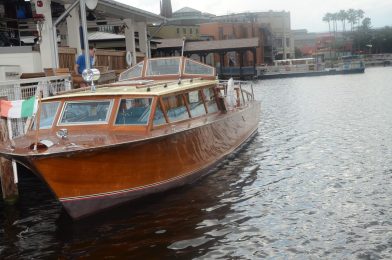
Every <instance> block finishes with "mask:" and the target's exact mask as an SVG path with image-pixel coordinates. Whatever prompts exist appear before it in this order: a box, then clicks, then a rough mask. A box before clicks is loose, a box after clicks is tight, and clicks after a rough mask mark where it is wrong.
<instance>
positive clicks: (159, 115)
mask: <svg viewBox="0 0 392 260" xmlns="http://www.w3.org/2000/svg"><path fill="white" fill-rule="evenodd" d="M164 123H166V119H165V115H164V114H163V111H162V108H161V105H160V104H159V102H158V104H157V107H156V109H155V115H154V125H162V124H164Z"/></svg>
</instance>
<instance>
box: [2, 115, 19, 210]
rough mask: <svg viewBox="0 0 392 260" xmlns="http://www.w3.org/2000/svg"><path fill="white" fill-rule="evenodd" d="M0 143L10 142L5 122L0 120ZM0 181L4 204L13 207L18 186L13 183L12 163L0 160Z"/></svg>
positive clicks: (3, 159) (17, 194) (16, 197)
mask: <svg viewBox="0 0 392 260" xmlns="http://www.w3.org/2000/svg"><path fill="white" fill-rule="evenodd" d="M0 142H3V143H8V142H10V139H9V135H8V128H7V121H6V119H4V118H1V119H0ZM0 179H1V190H2V193H3V199H4V202H5V203H6V204H9V205H13V204H15V203H16V202H17V200H18V196H19V193H18V185H17V184H16V183H15V182H16V181H15V179H14V173H13V167H12V161H10V160H8V159H5V158H3V157H1V158H0Z"/></svg>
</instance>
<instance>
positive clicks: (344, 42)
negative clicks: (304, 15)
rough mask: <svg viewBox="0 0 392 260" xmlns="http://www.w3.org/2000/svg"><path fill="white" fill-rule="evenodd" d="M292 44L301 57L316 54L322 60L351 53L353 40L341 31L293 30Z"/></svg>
mask: <svg viewBox="0 0 392 260" xmlns="http://www.w3.org/2000/svg"><path fill="white" fill-rule="evenodd" d="M292 35H293V37H294V45H295V47H296V48H297V50H298V51H299V52H300V53H301V55H302V56H303V57H312V56H318V57H321V59H322V60H330V59H336V58H338V57H341V56H345V55H348V54H351V53H352V51H353V41H352V40H351V39H350V37H348V36H347V35H345V34H344V33H342V32H336V33H333V32H331V33H330V32H324V33H311V32H308V31H307V30H305V29H302V30H293V31H292Z"/></svg>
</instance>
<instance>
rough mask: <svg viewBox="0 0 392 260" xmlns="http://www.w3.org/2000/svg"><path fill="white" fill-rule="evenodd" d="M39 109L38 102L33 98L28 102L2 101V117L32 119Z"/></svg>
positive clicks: (0, 113)
mask: <svg viewBox="0 0 392 260" xmlns="http://www.w3.org/2000/svg"><path fill="white" fill-rule="evenodd" d="M37 107H38V100H37V99H36V98H35V97H34V96H33V97H31V98H29V99H27V100H15V101H7V100H1V101H0V115H1V116H3V117H8V118H22V117H31V116H33V115H34V114H35V112H36V111H37Z"/></svg>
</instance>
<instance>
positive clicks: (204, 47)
mask: <svg viewBox="0 0 392 260" xmlns="http://www.w3.org/2000/svg"><path fill="white" fill-rule="evenodd" d="M158 41H160V42H161V43H159V44H158V46H157V47H158V49H163V48H181V47H182V39H161V40H158ZM256 47H259V38H245V39H230V40H218V41H197V42H185V50H184V52H188V53H190V52H203V51H205V52H214V51H220V50H226V51H230V50H238V49H251V48H256Z"/></svg>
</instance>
